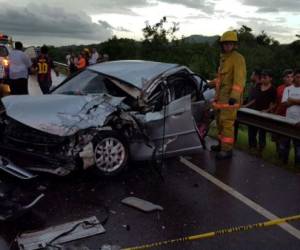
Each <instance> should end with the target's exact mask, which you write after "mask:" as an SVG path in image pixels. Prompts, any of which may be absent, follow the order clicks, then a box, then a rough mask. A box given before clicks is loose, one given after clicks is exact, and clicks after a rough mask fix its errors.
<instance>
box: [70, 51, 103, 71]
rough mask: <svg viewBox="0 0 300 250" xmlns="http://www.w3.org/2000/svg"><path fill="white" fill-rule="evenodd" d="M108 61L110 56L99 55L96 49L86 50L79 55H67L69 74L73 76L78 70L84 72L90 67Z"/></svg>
mask: <svg viewBox="0 0 300 250" xmlns="http://www.w3.org/2000/svg"><path fill="white" fill-rule="evenodd" d="M108 60H109V56H108V55H107V54H101V53H98V51H97V49H96V48H92V49H89V48H85V49H83V50H82V51H81V52H80V53H79V54H76V53H74V52H70V53H69V54H67V55H66V62H67V65H68V69H69V74H73V73H75V72H77V71H78V70H82V69H84V68H85V67H87V66H89V65H93V64H95V63H99V62H104V61H108Z"/></svg>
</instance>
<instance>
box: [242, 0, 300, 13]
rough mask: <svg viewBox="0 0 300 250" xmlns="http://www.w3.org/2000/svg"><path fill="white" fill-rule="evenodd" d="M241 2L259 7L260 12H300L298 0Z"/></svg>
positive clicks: (248, 0)
mask: <svg viewBox="0 0 300 250" xmlns="http://www.w3.org/2000/svg"><path fill="white" fill-rule="evenodd" d="M241 2H242V3H243V4H245V5H250V6H255V7H258V12H279V11H287V12H300V1H298V0H272V1H270V0H241ZM270 5H271V6H270Z"/></svg>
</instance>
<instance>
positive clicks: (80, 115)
mask: <svg viewBox="0 0 300 250" xmlns="http://www.w3.org/2000/svg"><path fill="white" fill-rule="evenodd" d="M123 99H124V98H122V97H112V96H108V95H88V96H75V95H42V96H29V95H22V96H7V97H4V98H3V99H2V102H3V105H4V107H5V109H6V114H7V116H9V117H11V118H13V119H14V120H17V121H18V122H20V123H23V124H25V125H27V126H29V127H32V128H35V129H37V130H40V131H43V132H46V133H49V134H54V135H59V136H70V135H73V134H75V133H76V132H78V131H79V130H81V129H86V128H90V127H100V126H103V124H104V122H105V120H106V119H107V117H108V116H109V115H110V114H112V113H113V112H114V111H115V110H116V109H117V106H118V105H119V104H120V103H121V102H122V100H123Z"/></svg>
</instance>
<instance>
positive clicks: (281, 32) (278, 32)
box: [237, 18, 296, 42]
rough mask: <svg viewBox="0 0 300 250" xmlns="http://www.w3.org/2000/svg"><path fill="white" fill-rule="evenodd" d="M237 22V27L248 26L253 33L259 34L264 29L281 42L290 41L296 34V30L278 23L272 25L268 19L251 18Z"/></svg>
mask: <svg viewBox="0 0 300 250" xmlns="http://www.w3.org/2000/svg"><path fill="white" fill-rule="evenodd" d="M237 24H238V26H239V27H240V26H242V25H246V26H248V27H250V28H251V29H252V30H253V32H254V33H255V34H259V33H260V32H262V31H265V32H266V33H267V34H268V35H270V36H271V37H274V38H276V39H278V38H279V39H280V40H281V41H282V42H291V40H294V38H295V34H296V30H294V29H292V28H289V27H286V26H284V25H278V23H276V24H275V25H273V24H272V22H270V21H268V20H266V21H257V20H255V18H252V19H249V20H248V21H246V20H243V21H238V22H237Z"/></svg>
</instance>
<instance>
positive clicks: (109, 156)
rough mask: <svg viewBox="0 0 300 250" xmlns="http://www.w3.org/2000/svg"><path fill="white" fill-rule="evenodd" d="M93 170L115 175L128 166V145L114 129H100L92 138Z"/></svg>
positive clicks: (106, 174)
mask: <svg viewBox="0 0 300 250" xmlns="http://www.w3.org/2000/svg"><path fill="white" fill-rule="evenodd" d="M93 144H94V159H95V166H94V169H95V171H96V172H97V173H98V174H100V175H105V176H116V175H118V174H120V173H122V172H124V171H125V170H126V169H127V167H128V156H129V151H128V146H127V143H126V140H125V138H123V137H122V136H121V135H120V134H119V133H118V132H116V131H102V132H100V133H99V134H98V135H97V136H96V137H95V139H94V143H93Z"/></svg>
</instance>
